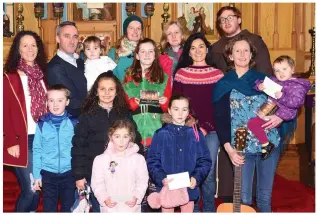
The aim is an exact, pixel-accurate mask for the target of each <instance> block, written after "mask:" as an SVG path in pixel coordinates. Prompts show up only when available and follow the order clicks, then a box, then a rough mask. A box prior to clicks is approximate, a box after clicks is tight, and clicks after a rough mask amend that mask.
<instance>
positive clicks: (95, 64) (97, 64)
mask: <svg viewBox="0 0 317 215" xmlns="http://www.w3.org/2000/svg"><path fill="white" fill-rule="evenodd" d="M116 67H117V64H116V63H115V62H114V61H113V60H112V59H111V58H109V57H108V56H100V58H99V59H95V60H89V59H87V60H86V62H85V77H86V79H87V91H89V90H90V88H91V87H92V85H93V84H94V82H95V80H96V79H97V77H98V76H99V75H100V74H101V73H104V72H108V70H113V69H114V68H116Z"/></svg>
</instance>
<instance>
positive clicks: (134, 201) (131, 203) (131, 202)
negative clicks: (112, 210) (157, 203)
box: [125, 196, 137, 208]
mask: <svg viewBox="0 0 317 215" xmlns="http://www.w3.org/2000/svg"><path fill="white" fill-rule="evenodd" d="M136 200H137V198H136V197H135V196H133V198H132V200H130V201H128V202H126V203H125V204H126V205H128V206H129V207H130V208H132V207H134V205H135V204H136Z"/></svg>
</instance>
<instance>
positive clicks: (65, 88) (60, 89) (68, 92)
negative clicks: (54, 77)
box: [46, 84, 70, 99]
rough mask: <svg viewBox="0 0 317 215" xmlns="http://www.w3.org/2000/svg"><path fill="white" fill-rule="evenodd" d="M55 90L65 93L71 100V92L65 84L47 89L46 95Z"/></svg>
mask: <svg viewBox="0 0 317 215" xmlns="http://www.w3.org/2000/svg"><path fill="white" fill-rule="evenodd" d="M53 90H57V91H63V92H64V93H65V96H66V98H67V99H70V91H69V89H67V87H65V86H64V85H63V84H54V85H52V86H50V87H49V88H48V89H47V92H46V95H47V94H48V92H50V91H53Z"/></svg>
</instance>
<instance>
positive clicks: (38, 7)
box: [34, 3, 44, 38]
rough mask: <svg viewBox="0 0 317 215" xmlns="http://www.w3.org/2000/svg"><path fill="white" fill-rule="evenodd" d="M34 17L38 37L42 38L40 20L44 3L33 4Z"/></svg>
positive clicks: (42, 15)
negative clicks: (38, 31)
mask: <svg viewBox="0 0 317 215" xmlns="http://www.w3.org/2000/svg"><path fill="white" fill-rule="evenodd" d="M34 16H35V18H37V27H38V28H39V30H40V35H39V36H40V37H41V38H42V37H43V32H44V31H43V28H42V27H41V20H42V18H43V17H44V3H34Z"/></svg>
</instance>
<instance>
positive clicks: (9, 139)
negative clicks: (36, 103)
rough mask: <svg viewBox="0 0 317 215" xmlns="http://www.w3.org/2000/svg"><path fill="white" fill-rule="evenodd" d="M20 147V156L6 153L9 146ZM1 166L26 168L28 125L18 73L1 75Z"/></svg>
mask: <svg viewBox="0 0 317 215" xmlns="http://www.w3.org/2000/svg"><path fill="white" fill-rule="evenodd" d="M15 145H19V146H20V156H19V158H15V157H13V156H11V155H10V154H9V153H8V148H9V147H11V146H15ZM3 164H4V165H8V166H17V167H27V165H28V123H27V114H26V104H25V97H24V91H23V86H22V81H21V78H20V75H19V73H17V72H15V73H4V75H3Z"/></svg>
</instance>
